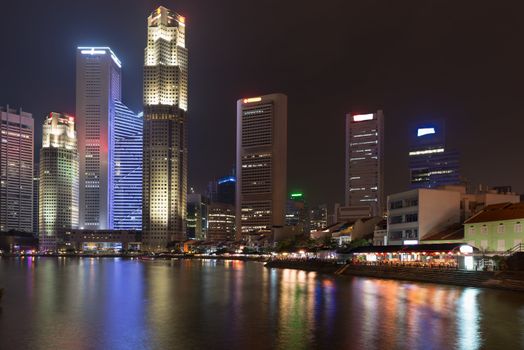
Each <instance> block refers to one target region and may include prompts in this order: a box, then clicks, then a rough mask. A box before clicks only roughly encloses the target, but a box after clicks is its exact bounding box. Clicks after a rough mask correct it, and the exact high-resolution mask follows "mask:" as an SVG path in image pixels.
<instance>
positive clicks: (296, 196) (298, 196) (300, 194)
mask: <svg viewBox="0 0 524 350" xmlns="http://www.w3.org/2000/svg"><path fill="white" fill-rule="evenodd" d="M303 196H304V194H303V193H291V198H300V197H303Z"/></svg>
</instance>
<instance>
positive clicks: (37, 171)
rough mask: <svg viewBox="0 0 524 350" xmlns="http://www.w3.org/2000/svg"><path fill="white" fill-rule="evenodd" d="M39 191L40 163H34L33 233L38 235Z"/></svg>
mask: <svg viewBox="0 0 524 350" xmlns="http://www.w3.org/2000/svg"><path fill="white" fill-rule="evenodd" d="M39 191H40V163H34V165H33V233H34V234H35V235H38V226H39V225H40V221H39V220H38V217H39V214H38V203H39V199H38V198H39Z"/></svg>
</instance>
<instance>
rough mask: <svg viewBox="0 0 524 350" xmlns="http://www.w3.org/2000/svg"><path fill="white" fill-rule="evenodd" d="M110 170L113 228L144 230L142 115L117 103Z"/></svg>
mask: <svg viewBox="0 0 524 350" xmlns="http://www.w3.org/2000/svg"><path fill="white" fill-rule="evenodd" d="M115 108H116V109H115V116H116V118H115V123H114V132H113V133H112V136H113V137H112V142H111V147H110V148H111V149H112V150H113V151H112V152H111V153H110V155H111V156H112V157H113V158H112V159H110V162H109V164H110V171H109V176H110V179H109V184H110V185H109V188H110V189H113V190H112V191H110V194H109V195H110V202H109V203H110V212H111V213H112V215H111V217H110V219H111V222H110V223H111V225H110V226H111V228H112V229H115V230H141V229H142V143H143V137H142V130H143V119H142V114H139V115H136V114H135V113H133V112H131V111H130V110H129V108H127V107H126V106H125V105H123V104H122V103H121V102H120V101H115Z"/></svg>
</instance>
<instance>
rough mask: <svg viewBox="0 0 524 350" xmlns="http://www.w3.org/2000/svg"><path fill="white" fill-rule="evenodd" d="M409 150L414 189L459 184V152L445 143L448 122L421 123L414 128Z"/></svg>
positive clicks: (411, 178)
mask: <svg viewBox="0 0 524 350" xmlns="http://www.w3.org/2000/svg"><path fill="white" fill-rule="evenodd" d="M410 141H411V147H410V152H409V168H410V182H411V187H412V188H435V187H439V186H444V185H457V184H460V173H459V153H458V151H456V150H451V149H449V148H448V147H447V145H446V133H445V122H444V121H443V120H436V121H432V122H427V123H419V124H416V125H414V126H413V127H412V128H411V135H410Z"/></svg>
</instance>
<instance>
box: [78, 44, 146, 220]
mask: <svg viewBox="0 0 524 350" xmlns="http://www.w3.org/2000/svg"><path fill="white" fill-rule="evenodd" d="M121 67H122V63H121V62H120V60H119V59H118V57H117V56H116V55H115V53H114V52H113V51H112V50H111V49H110V48H109V47H78V49H77V56H76V117H77V124H78V125H77V127H78V150H79V154H80V227H81V228H85V229H112V228H115V225H116V226H117V227H123V226H122V225H120V224H121V223H122V222H123V220H124V219H123V218H130V219H131V218H133V217H134V219H131V220H130V222H129V223H128V224H126V225H124V227H125V228H129V229H131V228H139V227H140V226H139V225H138V224H137V223H138V222H140V221H141V217H140V213H139V212H137V207H139V206H138V205H137V203H138V201H140V200H141V199H140V198H137V197H136V192H137V191H136V189H135V188H136V183H135V182H136V181H135V180H132V181H130V182H126V181H123V182H121V181H120V179H122V175H121V174H122V171H124V172H126V171H130V172H132V170H131V168H132V169H137V170H136V171H139V169H140V158H136V159H135V162H134V164H129V163H128V164H126V165H125V169H124V168H123V167H122V165H118V164H117V162H119V161H120V160H119V159H120V158H119V157H121V153H120V156H119V155H118V154H115V152H122V150H123V149H126V147H127V146H126V142H129V143H131V144H133V143H136V142H137V140H136V138H137V134H138V135H139V134H140V130H141V128H142V120H141V118H138V117H136V115H134V114H133V112H131V111H130V110H129V109H128V108H127V107H126V106H125V105H124V104H123V103H122V102H121V101H122V89H121V85H122V83H121V80H122V78H121ZM138 137H139V136H138ZM128 138H129V140H128ZM130 147H131V148H132V150H130V149H127V151H128V152H131V153H130V154H136V153H137V152H136V151H135V150H136V146H130ZM124 152H125V151H124ZM119 171H120V173H118V172H119ZM136 171H135V172H132V174H135V173H136ZM138 178H141V177H140V176H139V177H138ZM140 181H141V180H140ZM125 186H128V187H125ZM139 187H141V185H140V186H139ZM123 191H124V192H127V191H129V193H130V194H131V196H130V198H129V201H128V203H122V202H121V201H120V199H119V198H120V197H119V193H121V192H123Z"/></svg>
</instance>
